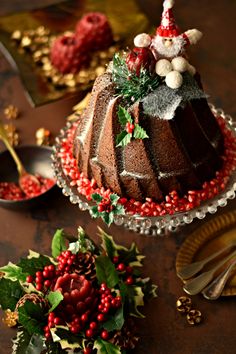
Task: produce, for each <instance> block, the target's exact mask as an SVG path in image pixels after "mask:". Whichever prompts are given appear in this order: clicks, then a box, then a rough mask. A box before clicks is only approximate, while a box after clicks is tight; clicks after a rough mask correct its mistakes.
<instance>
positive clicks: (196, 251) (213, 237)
mask: <svg viewBox="0 0 236 354" xmlns="http://www.w3.org/2000/svg"><path fill="white" fill-rule="evenodd" d="M232 241H236V211H234V212H230V213H227V214H223V215H221V216H218V217H216V218H214V219H212V220H210V221H209V222H207V223H205V224H204V225H203V226H201V227H200V228H199V229H197V230H196V231H194V232H193V233H192V234H191V235H190V236H189V237H188V238H187V239H186V241H185V242H184V243H183V244H182V246H181V248H180V250H179V252H178V254H177V258H176V271H177V273H178V272H179V271H180V269H182V268H183V267H184V266H186V265H188V264H191V263H193V262H196V261H200V260H202V259H205V258H206V257H208V256H210V255H211V254H213V253H215V252H217V251H218V250H219V249H222V248H224V247H225V246H227V245H229V244H230V243H231V242H232ZM211 267H212V263H211ZM208 269H210V268H207V266H206V267H204V271H205V270H208ZM183 282H184V281H183ZM232 295H236V274H235V275H234V276H233V277H232V278H231V279H230V281H229V282H228V283H227V284H226V286H225V288H224V290H223V292H222V296H232Z"/></svg>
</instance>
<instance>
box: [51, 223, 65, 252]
mask: <svg viewBox="0 0 236 354" xmlns="http://www.w3.org/2000/svg"><path fill="white" fill-rule="evenodd" d="M66 249H67V247H66V242H65V234H64V231H63V230H62V229H61V230H57V231H56V233H55V235H54V236H53V239H52V256H53V257H54V258H57V256H59V255H60V253H61V252H62V251H65V250H66Z"/></svg>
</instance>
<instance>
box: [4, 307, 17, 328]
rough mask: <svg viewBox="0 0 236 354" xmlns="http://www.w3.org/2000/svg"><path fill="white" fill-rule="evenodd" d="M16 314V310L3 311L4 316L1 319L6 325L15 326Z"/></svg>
mask: <svg viewBox="0 0 236 354" xmlns="http://www.w3.org/2000/svg"><path fill="white" fill-rule="evenodd" d="M17 320H18V314H17V312H15V311H14V312H12V311H11V310H6V311H5V316H4V318H3V319H2V321H3V323H5V325H7V326H8V327H15V326H16V325H17Z"/></svg>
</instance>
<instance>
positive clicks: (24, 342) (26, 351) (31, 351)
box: [12, 327, 46, 354]
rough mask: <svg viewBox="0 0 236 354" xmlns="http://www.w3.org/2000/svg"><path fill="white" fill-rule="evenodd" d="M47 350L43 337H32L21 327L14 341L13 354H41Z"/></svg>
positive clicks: (35, 335) (34, 335)
mask: <svg viewBox="0 0 236 354" xmlns="http://www.w3.org/2000/svg"><path fill="white" fill-rule="evenodd" d="M44 349H46V346H45V340H44V337H43V336H39V335H37V334H33V335H30V334H29V332H28V331H27V330H26V329H25V328H23V327H19V329H18V332H17V335H16V338H14V339H13V347H12V354H41V353H42V351H43V350H44Z"/></svg>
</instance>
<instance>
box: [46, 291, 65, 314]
mask: <svg viewBox="0 0 236 354" xmlns="http://www.w3.org/2000/svg"><path fill="white" fill-rule="evenodd" d="M46 298H47V300H48V301H49V303H50V305H51V307H50V309H49V311H48V312H52V311H54V310H55V308H56V307H57V306H58V305H59V304H60V303H61V301H62V300H63V298H64V297H63V295H62V293H61V292H60V291H59V290H57V291H50V293H49V294H48V295H47V297H46Z"/></svg>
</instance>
